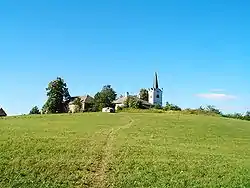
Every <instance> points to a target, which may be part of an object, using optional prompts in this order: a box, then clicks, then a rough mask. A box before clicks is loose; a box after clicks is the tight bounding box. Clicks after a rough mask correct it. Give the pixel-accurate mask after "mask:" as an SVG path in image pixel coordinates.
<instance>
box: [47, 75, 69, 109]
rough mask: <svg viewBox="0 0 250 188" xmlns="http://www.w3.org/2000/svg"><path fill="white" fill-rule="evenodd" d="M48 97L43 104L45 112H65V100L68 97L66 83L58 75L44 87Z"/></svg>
mask: <svg viewBox="0 0 250 188" xmlns="http://www.w3.org/2000/svg"><path fill="white" fill-rule="evenodd" d="M46 91H47V96H48V99H47V101H46V103H45V105H44V106H43V111H45V112H47V113H63V112H65V101H67V100H69V99H70V95H69V91H68V88H67V84H66V83H65V82H64V80H63V79H62V78H60V77H57V79H56V80H53V81H51V82H50V83H49V84H48V87H47V88H46Z"/></svg>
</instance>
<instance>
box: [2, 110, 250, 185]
mask: <svg viewBox="0 0 250 188" xmlns="http://www.w3.org/2000/svg"><path fill="white" fill-rule="evenodd" d="M0 138H1V141H0V150H1V152H0V172H1V173H0V187H25V188H26V187H107V186H108V185H109V187H249V186H250V178H249V177H250V172H249V170H250V160H249V156H250V147H249V146H250V144H249V143H250V142H249V141H250V122H249V121H241V120H236V119H226V118H222V117H212V116H201V115H199V116H197V115H180V114H178V113H174V114H168V113H115V114H107V113H80V114H61V115H60V114H57V115H29V116H18V117H7V118H3V119H0Z"/></svg>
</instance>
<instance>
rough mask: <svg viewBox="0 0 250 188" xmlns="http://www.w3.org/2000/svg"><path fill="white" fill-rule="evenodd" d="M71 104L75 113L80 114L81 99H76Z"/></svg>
mask: <svg viewBox="0 0 250 188" xmlns="http://www.w3.org/2000/svg"><path fill="white" fill-rule="evenodd" d="M73 104H74V105H75V112H80V111H81V109H82V102H81V99H80V98H78V97H77V98H76V99H75V100H74V101H73Z"/></svg>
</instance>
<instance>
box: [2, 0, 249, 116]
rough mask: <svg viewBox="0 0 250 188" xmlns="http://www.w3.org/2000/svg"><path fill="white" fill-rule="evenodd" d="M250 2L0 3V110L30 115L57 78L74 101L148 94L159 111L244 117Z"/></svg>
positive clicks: (80, 0)
mask: <svg viewBox="0 0 250 188" xmlns="http://www.w3.org/2000/svg"><path fill="white" fill-rule="evenodd" d="M249 7H250V1H247V0H239V1H233V0H203V1H200V0H189V1H186V0H168V1H165V0H156V1H149V0H105V1H103V0H92V1H83V0H74V1H69V0H67V1H66V0H65V1H59V0H37V1H33V0H22V1H20V0H1V1H0V23H1V24H0V80H1V82H0V106H1V107H2V108H3V109H4V110H5V111H6V112H7V113H8V115H19V114H24V113H28V112H29V110H30V109H31V108H32V107H33V106H35V105H37V106H38V107H39V108H41V107H42V105H43V104H44V102H45V101H46V99H47V96H46V90H45V88H46V87H47V85H48V83H49V82H50V81H51V80H53V79H56V78H57V77H62V78H63V79H64V80H65V82H66V83H67V86H68V88H69V92H70V94H71V95H72V96H74V95H86V94H89V95H94V94H95V93H96V92H98V91H100V90H101V88H102V86H103V85H106V84H110V85H111V86H112V87H113V88H114V89H115V91H116V92H117V94H118V95H120V94H124V93H125V92H129V93H137V92H139V90H140V88H150V87H152V85H153V77H154V72H157V73H158V76H159V85H160V87H161V88H163V103H165V102H167V101H168V102H170V103H173V104H176V105H179V106H180V107H182V108H197V107H199V106H200V105H214V106H216V107H217V108H219V109H220V110H222V111H223V112H226V113H232V112H241V113H243V112H245V111H246V110H248V109H249V110H250V77H249V75H250V63H249V62H250V61H249V60H250V54H249V52H250V45H249V44H250V36H249V35H250V23H249V22H250V21H249V17H250V11H249Z"/></svg>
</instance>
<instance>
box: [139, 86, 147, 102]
mask: <svg viewBox="0 0 250 188" xmlns="http://www.w3.org/2000/svg"><path fill="white" fill-rule="evenodd" d="M139 96H140V99H141V100H144V101H148V90H147V89H144V88H142V89H141V90H140V93H139Z"/></svg>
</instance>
